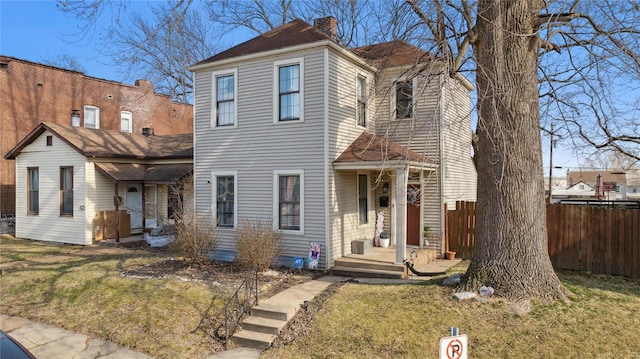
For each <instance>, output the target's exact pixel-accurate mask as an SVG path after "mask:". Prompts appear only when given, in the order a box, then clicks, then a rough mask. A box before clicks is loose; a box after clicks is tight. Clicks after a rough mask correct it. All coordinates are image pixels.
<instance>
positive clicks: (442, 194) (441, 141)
mask: <svg viewBox="0 0 640 359" xmlns="http://www.w3.org/2000/svg"><path fill="white" fill-rule="evenodd" d="M444 76H445V74H444V73H443V74H442V75H440V101H439V102H440V105H439V106H438V107H439V117H440V121H439V126H440V130H439V131H438V137H439V138H438V144H439V147H440V149H439V150H438V152H439V153H438V156H439V162H440V163H439V166H438V167H439V172H440V181H439V182H440V216H439V218H440V232H441V233H442V240H441V244H440V248H441V251H442V255H443V256H444V252H446V251H447V250H448V248H446V247H445V240H444V238H445V231H446V230H447V229H446V228H444V216H445V213H444V203H445V184H444V170H445V168H444V87H445V86H444V85H445V81H444Z"/></svg>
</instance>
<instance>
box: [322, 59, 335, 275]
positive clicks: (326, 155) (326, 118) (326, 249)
mask: <svg viewBox="0 0 640 359" xmlns="http://www.w3.org/2000/svg"><path fill="white" fill-rule="evenodd" d="M323 55H324V58H323V61H324V81H323V82H322V83H323V84H324V92H323V101H324V106H323V108H322V110H323V111H324V114H323V120H324V129H323V132H324V146H323V147H324V252H325V253H326V255H325V256H324V262H325V265H324V267H325V269H328V268H329V263H330V262H331V259H332V258H330V257H333V249H332V248H331V247H330V246H329V244H330V243H331V239H332V238H331V235H330V233H331V232H330V228H329V214H330V212H329V203H330V200H329V191H330V184H329V49H327V48H325V49H324V54H323Z"/></svg>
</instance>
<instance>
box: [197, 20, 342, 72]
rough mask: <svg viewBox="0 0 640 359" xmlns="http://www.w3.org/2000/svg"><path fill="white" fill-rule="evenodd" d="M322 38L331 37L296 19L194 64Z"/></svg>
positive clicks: (328, 38) (327, 38)
mask: <svg viewBox="0 0 640 359" xmlns="http://www.w3.org/2000/svg"><path fill="white" fill-rule="evenodd" d="M320 40H331V38H330V37H329V36H328V35H327V34H325V33H324V32H322V31H320V30H319V29H316V28H315V27H313V26H311V25H309V24H307V23H306V22H304V21H302V20H300V19H295V20H293V21H291V22H289V23H287V24H284V25H282V26H280V27H277V28H275V29H273V30H271V31H269V32H265V33H264V34H262V35H259V36H256V37H254V38H253V39H251V40H249V41H245V42H243V43H241V44H239V45H236V46H234V47H232V48H230V49H228V50H226V51H223V52H221V53H219V54H217V55H214V56H212V57H210V58H208V59H206V60H203V61H200V62H198V63H197V64H195V65H193V66H198V65H203V64H208V63H211V62H215V61H220V60H224V59H228V58H232V57H237V56H242V55H249V54H255V53H258V52H263V51H270V50H277V49H282V48H285V47H289V46H295V45H301V44H306V43H310V42H315V41H320Z"/></svg>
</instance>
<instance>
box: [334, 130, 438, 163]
mask: <svg viewBox="0 0 640 359" xmlns="http://www.w3.org/2000/svg"><path fill="white" fill-rule="evenodd" d="M358 162H374V163H385V162H395V163H397V162H415V163H424V164H429V165H434V166H435V165H436V163H435V162H434V161H432V160H430V159H429V158H428V157H426V156H424V155H421V154H419V153H418V152H415V151H412V150H410V149H408V148H406V147H404V146H401V145H399V144H397V143H393V142H391V141H389V140H387V139H386V138H384V137H380V136H376V135H374V134H372V133H369V132H366V131H365V132H363V133H362V134H361V135H360V136H359V137H358V138H356V139H355V141H353V142H352V143H351V144H350V145H349V147H347V149H346V150H345V151H344V152H342V154H341V155H340V156H339V157H338V158H337V159H336V160H335V161H334V163H358Z"/></svg>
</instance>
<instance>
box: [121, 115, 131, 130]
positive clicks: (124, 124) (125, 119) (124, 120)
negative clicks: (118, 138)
mask: <svg viewBox="0 0 640 359" xmlns="http://www.w3.org/2000/svg"><path fill="white" fill-rule="evenodd" d="M120 131H121V132H129V133H131V132H133V114H132V113H131V112H129V111H121V112H120Z"/></svg>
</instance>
